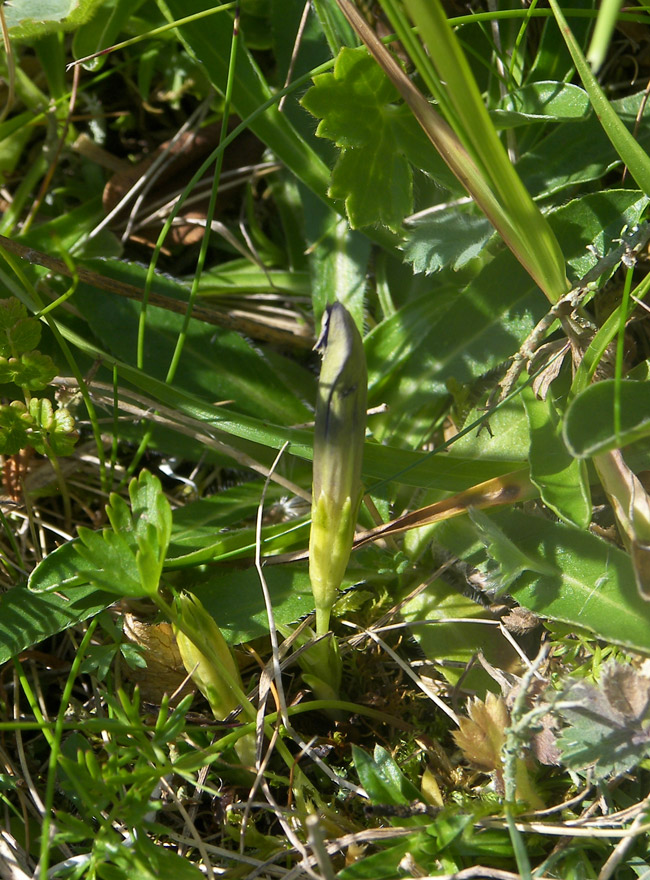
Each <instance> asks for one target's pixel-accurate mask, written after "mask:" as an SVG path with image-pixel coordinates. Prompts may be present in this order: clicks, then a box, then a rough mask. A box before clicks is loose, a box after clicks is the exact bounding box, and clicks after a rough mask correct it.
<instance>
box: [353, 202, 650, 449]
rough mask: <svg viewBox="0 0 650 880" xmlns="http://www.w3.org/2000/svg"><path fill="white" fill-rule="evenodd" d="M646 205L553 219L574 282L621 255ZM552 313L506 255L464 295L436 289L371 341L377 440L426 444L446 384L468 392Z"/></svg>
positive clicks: (604, 205) (578, 209) (582, 206)
mask: <svg viewBox="0 0 650 880" xmlns="http://www.w3.org/2000/svg"><path fill="white" fill-rule="evenodd" d="M646 205H647V199H646V197H645V196H643V195H642V194H640V193H639V192H638V191H637V190H614V191H612V192H605V193H594V194H591V195H588V196H584V197H582V198H579V199H575V200H574V201H572V202H569V203H568V204H567V205H565V206H563V207H562V208H560V209H558V210H557V211H555V212H553V213H552V214H550V215H549V222H550V224H551V227H552V228H553V230H554V232H555V234H556V236H557V238H558V240H559V241H560V243H561V245H562V248H563V251H564V253H565V254H566V256H567V261H568V264H569V266H570V267H571V269H572V273H573V274H575V275H576V276H577V278H580V277H582V275H584V274H585V272H587V271H588V270H589V269H591V268H592V267H593V266H594V265H595V264H596V262H597V261H598V259H599V257H600V256H601V255H602V254H603V253H604V252H607V251H609V250H610V248H612V249H613V248H615V247H618V242H616V239H618V238H620V235H621V232H622V230H623V228H624V227H625V225H626V224H627V225H630V226H632V225H634V224H635V223H636V222H637V221H638V219H639V217H640V215H641V213H642V212H643V210H644V209H645V206H646ZM545 311H546V303H545V302H544V300H543V299H542V297H541V296H540V295H539V290H538V288H537V287H536V286H535V285H534V283H533V282H532V280H531V279H530V277H529V276H528V274H527V273H526V272H525V271H524V270H523V268H522V267H521V266H520V265H519V264H518V263H517V261H516V260H515V259H514V257H513V256H512V255H511V254H510V253H509V252H508V251H505V250H504V251H501V252H500V253H499V254H497V256H496V257H495V258H494V259H493V260H491V261H490V262H489V263H487V265H486V266H485V267H484V268H482V269H481V270H480V271H479V273H478V275H476V277H474V278H473V279H472V280H471V282H470V283H469V284H467V285H466V286H465V287H464V288H463V289H462V290H461V291H459V292H454V289H453V287H452V286H451V285H446V284H445V285H440V286H438V287H433V289H432V290H431V292H430V294H429V299H428V300H427V298H426V297H422V298H421V299H420V300H417V301H414V302H412V303H409V304H407V305H406V306H405V307H404V308H403V309H401V310H400V311H398V312H397V313H396V314H395V315H392V316H390V317H389V318H387V319H386V320H385V321H383V322H382V323H381V324H379V325H378V326H377V327H375V328H374V329H373V330H372V331H371V333H370V334H368V337H367V339H366V353H367V359H368V377H369V386H368V392H369V393H368V396H369V403H370V406H377V405H378V404H380V403H386V404H388V405H389V407H390V412H389V415H387V416H386V417H381V418H379V419H378V418H375V419H374V420H372V421H371V423H370V424H371V427H372V428H373V430H377V429H376V428H375V426H376V425H377V423H379V424H380V426H381V433H377V436H378V439H380V440H385V439H387V438H391V436H393V435H391V434H390V433H388V434H387V433H384V432H387V431H388V430H392V431H393V432H394V431H395V430H396V426H397V425H398V424H399V431H400V434H399V436H400V438H401V440H402V442H403V443H404V444H407V443H409V442H412V443H413V444H414V445H415V444H416V443H417V442H418V441H419V442H424V441H425V440H426V439H427V438H425V437H423V436H421V435H420V434H419V433H418V432H419V431H420V430H423V428H424V425H426V424H427V419H426V418H425V417H424V416H428V424H429V425H430V423H431V421H432V420H433V417H434V416H436V415H438V414H439V410H438V409H437V408H438V407H439V406H440V403H441V401H443V400H444V398H446V396H447V394H448V388H449V384H450V383H451V382H453V383H454V384H455V385H456V386H458V385H461V386H464V385H467V386H470V387H471V386H472V383H473V382H474V381H475V380H476V379H477V378H479V377H480V376H482V375H483V374H485V373H487V372H488V371H489V370H491V369H494V368H495V367H497V366H498V365H500V364H502V363H503V362H504V361H506V360H507V359H508V358H509V357H511V356H512V355H513V354H514V353H515V352H517V351H518V349H519V348H520V346H521V345H522V343H523V342H524V340H525V339H526V338H527V336H528V334H529V333H530V332H531V330H532V329H533V327H534V325H535V323H536V321H537V320H539V319H540V318H541V317H542V315H543V314H544V313H545ZM416 418H417V419H418V420H419V421H420V422H421V423H422V424H423V428H422V429H421V428H420V424H419V422H416ZM400 419H402V420H403V423H400ZM384 426H386V427H384ZM410 434H412V439H411V438H410V437H409V435H410Z"/></svg>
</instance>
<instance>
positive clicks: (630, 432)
mask: <svg viewBox="0 0 650 880" xmlns="http://www.w3.org/2000/svg"><path fill="white" fill-rule="evenodd" d="M617 398H618V401H619V405H620V416H621V430H620V434H618V435H617V433H616V429H615V420H614V407H615V406H616V400H617ZM649 435H650V382H647V381H646V382H635V381H632V380H629V379H628V380H624V381H623V382H621V383H620V385H619V386H618V390H617V383H616V381H615V380H614V379H605V380H604V381H602V382H596V383H595V384H594V385H590V386H589V387H588V388H585V390H584V391H582V392H581V393H580V394H578V395H577V397H576V398H575V399H574V400H573V401H572V402H571V405H570V406H569V408H568V410H567V414H566V418H565V420H564V441H565V443H566V445H567V447H568V449H569V450H570V452H571V454H572V455H575V456H576V457H577V458H589V457H591V456H593V455H599V454H601V453H603V452H608V451H609V450H611V449H618V448H619V447H620V446H626V445H627V444H628V443H633V442H634V441H635V440H640V439H641V438H642V437H647V436H649Z"/></svg>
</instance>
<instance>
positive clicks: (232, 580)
mask: <svg viewBox="0 0 650 880" xmlns="http://www.w3.org/2000/svg"><path fill="white" fill-rule="evenodd" d="M264 579H265V581H266V584H267V587H268V590H269V593H270V596H271V601H272V603H273V616H274V619H275V622H276V623H278V624H284V623H295V621H297V620H299V619H300V618H301V617H304V615H306V614H309V613H310V612H311V611H313V608H314V599H313V596H312V593H311V585H310V582H309V575H308V573H307V565H306V563H295V564H292V565H274V566H266V567H265V568H264ZM189 589H190V592H192V593H194V595H195V596H197V598H198V599H199V600H200V601H201V603H202V605H203V607H204V608H205V609H206V610H207V611H208V612H209V613H210V614H211V615H212V616H213V617H214V619H215V620H216V621H217V622H218V624H219V628H220V629H221V631H222V633H223V636H224V638H225V639H226V641H227V642H228V643H229V644H231V645H237V644H240V643H242V642H248V641H250V640H251V639H256V638H259V637H260V636H268V632H269V623H268V617H267V614H266V606H265V605H264V598H263V595H262V588H261V585H260V579H259V574H258V573H257V571H256V569H254V568H249V569H245V570H243V571H228V572H225V573H224V572H220V573H215V574H211V575H210V576H209V577H208V578H207V579H205V580H203V581H202V582H201V583H196V584H193V585H191V586H190V587H189Z"/></svg>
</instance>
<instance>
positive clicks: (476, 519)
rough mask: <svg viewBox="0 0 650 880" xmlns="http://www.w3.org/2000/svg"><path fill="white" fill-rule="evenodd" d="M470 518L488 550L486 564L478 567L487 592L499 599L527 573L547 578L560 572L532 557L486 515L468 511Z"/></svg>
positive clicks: (476, 511) (538, 557)
mask: <svg viewBox="0 0 650 880" xmlns="http://www.w3.org/2000/svg"><path fill="white" fill-rule="evenodd" d="M469 518H470V520H471V521H472V524H473V525H474V528H475V529H476V532H477V534H478V536H479V538H480V540H481V541H482V543H483V544H484V546H485V548H486V549H487V554H488V561H487V564H485V565H484V566H481V570H482V573H483V575H484V578H485V583H486V588H487V589H488V590H489V591H490V592H491V593H494V594H495V595H497V596H498V595H500V594H501V593H504V592H506V591H508V590H510V588H511V587H512V585H513V584H514V583H516V582H517V581H518V579H519V578H520V577H521V575H522V574H524V572H526V571H532V572H535V574H540V575H544V576H548V577H553V576H554V575H556V574H558V573H559V569H558V568H557V567H556V566H555V565H554V564H553V563H552V562H551V561H550V560H546V559H544V558H543V557H542V556H540V554H536V553H531V552H528V551H527V550H525V549H523V548H522V546H521V545H520V544H519V543H518V542H515V541H514V540H512V539H511V538H509V537H508V535H506V534H505V533H504V532H503V531H502V530H501V529H500V528H499V526H498V525H497V524H496V523H495V522H494V520H493V519H491V518H490V517H489V516H488V515H487V514H486V513H483V511H482V510H478V509H473V508H470V509H469Z"/></svg>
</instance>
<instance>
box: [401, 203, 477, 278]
mask: <svg viewBox="0 0 650 880" xmlns="http://www.w3.org/2000/svg"><path fill="white" fill-rule="evenodd" d="M492 235H494V227H493V226H492V224H491V223H490V221H489V220H487V219H486V218H485V217H479V216H477V215H474V214H468V213H467V211H462V210H460V209H458V210H453V209H447V210H446V211H444V213H442V214H436V215H435V216H433V217H431V218H428V219H426V220H424V221H421V222H419V223H417V225H414V226H412V227H411V228H410V229H408V230H407V233H406V242H405V244H404V245H403V246H402V250H403V251H404V254H405V256H406V259H407V260H408V261H409V263H412V265H413V271H414V272H425V273H426V274H429V273H431V272H439V271H440V270H441V269H444V268H447V267H449V268H451V269H454V270H458V269H462V267H463V266H464V265H465V264H466V263H468V262H469V261H470V260H473V259H474V257H476V256H478V255H479V254H480V252H481V251H482V250H483V247H484V246H485V244H486V243H487V242H488V241H489V239H490V238H491V237H492Z"/></svg>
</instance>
